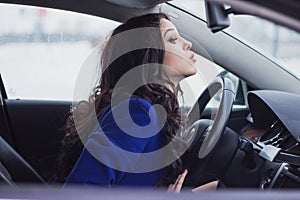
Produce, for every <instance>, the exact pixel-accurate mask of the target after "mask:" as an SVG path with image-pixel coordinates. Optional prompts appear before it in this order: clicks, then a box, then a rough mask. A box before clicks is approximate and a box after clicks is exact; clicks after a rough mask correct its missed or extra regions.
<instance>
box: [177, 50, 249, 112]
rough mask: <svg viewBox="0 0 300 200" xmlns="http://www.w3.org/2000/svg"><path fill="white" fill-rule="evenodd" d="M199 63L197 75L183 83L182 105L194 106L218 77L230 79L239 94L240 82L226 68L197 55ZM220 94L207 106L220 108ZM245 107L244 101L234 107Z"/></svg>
mask: <svg viewBox="0 0 300 200" xmlns="http://www.w3.org/2000/svg"><path fill="white" fill-rule="evenodd" d="M195 58H196V60H197V62H196V63H195V67H196V68H197V71H198V72H197V74H195V75H193V76H191V77H188V78H186V79H184V80H183V81H181V83H180V86H181V89H182V91H183V95H182V98H179V99H180V100H181V101H180V102H181V105H182V106H184V107H186V108H187V109H188V108H190V107H191V106H193V105H194V103H195V102H196V101H197V99H198V97H199V96H200V94H201V93H202V92H203V91H204V89H205V88H206V86H208V85H209V84H210V83H211V82H212V81H213V80H214V79H216V78H217V77H221V76H222V77H226V78H229V79H230V80H231V81H232V83H233V85H234V88H235V91H236V93H237V90H238V87H239V86H240V80H239V78H238V77H237V76H235V75H234V74H232V73H230V72H228V71H226V70H225V69H224V68H222V67H220V66H219V65H217V64H215V63H214V62H211V61H210V60H208V59H206V58H204V57H203V56H200V55H198V54H195ZM220 97H221V96H220V92H219V93H217V94H216V95H214V96H213V97H212V99H211V101H210V102H209V104H208V105H207V106H208V107H214V108H216V107H218V106H219V103H220V100H221V99H220ZM240 105H245V102H244V101H242V102H241V101H235V103H234V106H240Z"/></svg>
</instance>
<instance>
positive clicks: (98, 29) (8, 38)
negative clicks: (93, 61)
mask: <svg viewBox="0 0 300 200" xmlns="http://www.w3.org/2000/svg"><path fill="white" fill-rule="evenodd" d="M8 17H9V19H8ZM118 24H119V23H117V22H115V21H111V20H107V19H104V18H100V17H94V16H89V15H84V14H78V13H73V12H69V11H68V12H67V11H62V10H55V9H48V8H47V9H46V8H38V7H30V6H19V5H7V4H0V72H1V75H2V78H3V81H4V85H5V88H6V92H7V96H8V98H9V99H47V100H51V99H55V100H72V99H73V93H74V84H75V82H76V79H77V75H78V73H79V72H80V70H81V68H82V65H84V63H86V59H87V58H88V57H89V56H90V55H91V54H93V52H94V51H95V50H94V49H95V48H96V47H98V46H99V45H101V43H102V42H103V41H104V40H105V38H106V36H107V35H109V33H111V31H112V30H113V29H114V28H115V27H116V26H117V25H118Z"/></svg>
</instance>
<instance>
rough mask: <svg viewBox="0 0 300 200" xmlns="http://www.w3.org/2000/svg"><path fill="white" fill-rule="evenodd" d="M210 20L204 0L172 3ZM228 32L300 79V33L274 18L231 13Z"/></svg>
mask: <svg viewBox="0 0 300 200" xmlns="http://www.w3.org/2000/svg"><path fill="white" fill-rule="evenodd" d="M171 3H172V4H173V5H175V6H178V7H180V8H182V9H184V10H186V11H188V12H190V13H192V14H193V15H196V16H197V17H199V18H201V19H203V20H206V17H205V7H204V0H185V1H182V0H174V1H172V2H171ZM230 22H231V25H230V27H229V28H227V29H225V30H224V32H226V33H228V34H230V35H232V36H233V37H235V38H237V39H238V40H240V41H242V42H243V43H245V44H247V45H249V46H250V47H252V48H253V49H255V50H257V51H259V52H261V53H262V54H263V55H264V56H267V57H268V58H270V59H271V60H273V61H274V62H276V63H278V64H279V65H280V66H282V67H283V68H284V69H286V70H287V71H288V72H290V73H292V74H293V75H294V76H296V77H297V78H298V79H300V69H299V63H300V34H299V33H298V32H295V31H293V30H290V29H288V28H286V27H283V26H280V25H277V24H274V23H272V22H270V21H267V20H264V19H261V18H258V17H254V16H247V15H231V16H230Z"/></svg>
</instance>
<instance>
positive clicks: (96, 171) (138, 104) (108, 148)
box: [66, 98, 163, 187]
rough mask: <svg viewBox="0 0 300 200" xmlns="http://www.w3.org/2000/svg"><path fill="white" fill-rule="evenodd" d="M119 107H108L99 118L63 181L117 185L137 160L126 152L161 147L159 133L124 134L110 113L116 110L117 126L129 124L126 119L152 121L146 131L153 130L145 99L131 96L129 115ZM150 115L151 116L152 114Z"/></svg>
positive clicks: (137, 151) (128, 127)
mask: <svg viewBox="0 0 300 200" xmlns="http://www.w3.org/2000/svg"><path fill="white" fill-rule="evenodd" d="M121 107H122V103H121V104H118V105H117V106H115V107H113V108H112V109H109V111H108V112H106V113H105V115H103V116H102V117H101V118H100V119H99V125H100V127H101V129H100V128H99V127H98V128H97V129H96V131H95V132H93V133H92V134H91V135H90V137H89V139H88V141H87V142H86V144H85V147H84V149H83V151H82V153H81V155H80V157H79V159H78V160H77V162H76V164H75V166H74V168H73V170H72V171H71V173H70V174H69V176H68V178H67V181H66V184H69V183H79V184H86V185H89V184H94V185H102V186H108V187H111V186H112V185H121V184H122V182H128V181H124V179H125V178H127V177H130V176H128V173H127V172H128V171H133V170H134V167H135V165H136V164H137V162H138V161H139V158H138V157H130V156H128V154H126V151H128V152H134V153H141V154H142V153H144V152H150V151H155V150H157V149H159V148H161V147H162V146H163V143H162V141H161V136H160V135H161V134H156V133H153V136H151V137H144V134H145V133H144V132H138V133H137V134H141V135H140V137H139V135H136V136H137V137H135V136H133V135H131V134H127V133H126V132H125V131H124V130H123V129H122V128H120V127H119V126H118V125H117V123H116V121H115V120H114V116H113V114H112V112H113V111H116V113H118V115H117V117H118V119H120V121H121V122H120V123H121V126H126V124H130V123H127V122H128V121H129V120H133V121H134V123H135V124H136V125H138V126H141V127H143V126H147V125H149V124H152V126H150V127H147V130H148V131H149V133H150V132H151V131H153V130H157V126H158V123H157V122H156V121H155V120H157V118H155V117H154V118H153V117H152V118H151V120H152V122H151V120H150V117H149V116H150V115H149V109H150V107H151V104H150V103H149V102H147V101H146V100H144V99H141V98H131V99H130V102H129V112H130V116H128V114H126V113H124V112H122V108H121ZM113 109H114V110H113ZM151 112H153V111H151ZM154 114H155V113H154ZM152 116H155V115H153V113H152ZM150 122H151V123H150ZM123 128H124V127H123ZM125 129H126V131H127V130H130V131H133V132H134V131H135V130H134V128H132V127H131V126H127V127H125ZM148 131H147V132H148ZM149 141H150V142H149ZM149 144H151V145H149ZM145 181H147V180H145ZM151 184H152V183H151Z"/></svg>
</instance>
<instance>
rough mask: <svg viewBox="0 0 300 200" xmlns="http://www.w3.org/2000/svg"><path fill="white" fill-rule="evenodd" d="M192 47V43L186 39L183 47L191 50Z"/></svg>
mask: <svg viewBox="0 0 300 200" xmlns="http://www.w3.org/2000/svg"><path fill="white" fill-rule="evenodd" d="M191 48H192V43H191V42H190V41H187V40H185V39H184V45H183V49H184V50H185V51H186V50H190V49H191Z"/></svg>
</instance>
